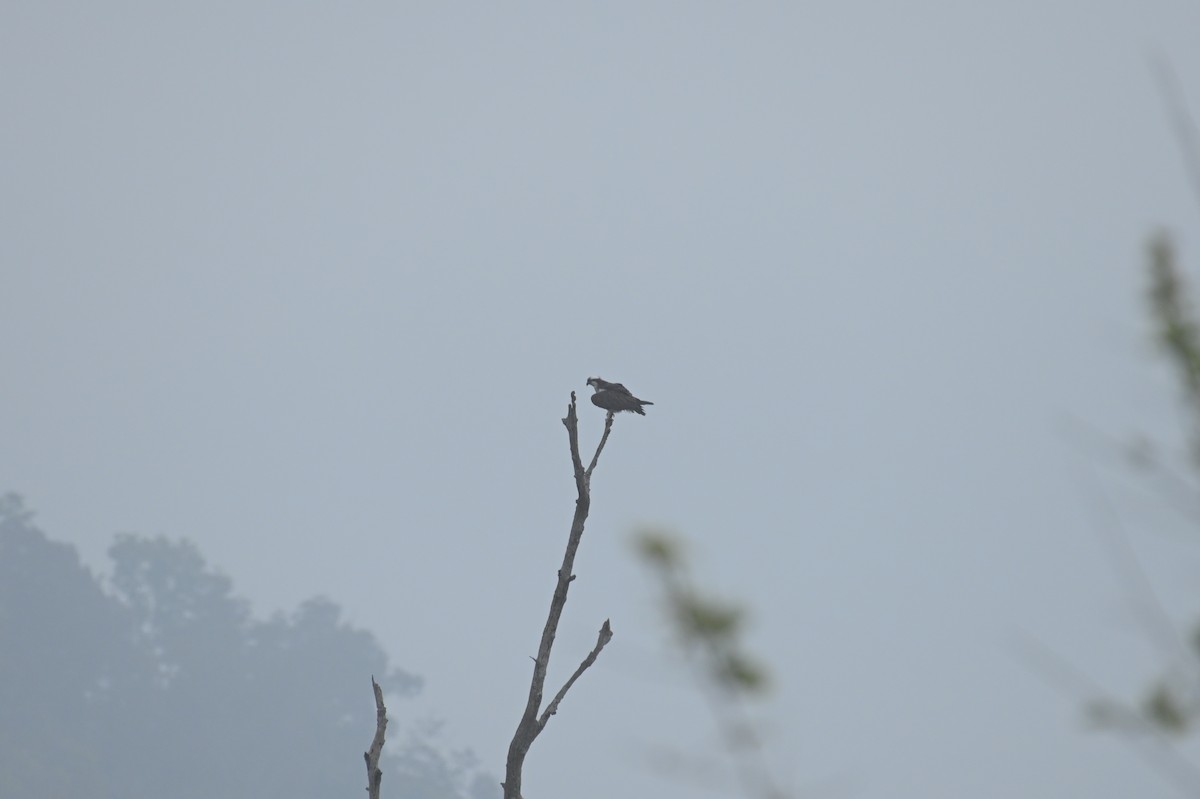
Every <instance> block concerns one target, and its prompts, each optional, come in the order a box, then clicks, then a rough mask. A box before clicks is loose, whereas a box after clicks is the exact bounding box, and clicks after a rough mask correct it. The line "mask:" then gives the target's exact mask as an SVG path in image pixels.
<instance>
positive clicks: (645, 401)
mask: <svg viewBox="0 0 1200 799" xmlns="http://www.w3.org/2000/svg"><path fill="white" fill-rule="evenodd" d="M638 402H640V403H642V404H643V405H653V404H654V403H653V402H651V401H650V400H638Z"/></svg>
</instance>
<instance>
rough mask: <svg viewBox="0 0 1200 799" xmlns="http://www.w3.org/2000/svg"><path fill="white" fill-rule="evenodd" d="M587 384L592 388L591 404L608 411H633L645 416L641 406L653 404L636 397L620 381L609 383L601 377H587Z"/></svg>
mask: <svg viewBox="0 0 1200 799" xmlns="http://www.w3.org/2000/svg"><path fill="white" fill-rule="evenodd" d="M587 384H588V385H589V386H591V387H592V388H593V389H594V393H593V394H592V404H593V405H595V406H596V407H597V408H603V409H604V410H606V411H608V412H609V413H619V412H620V411H632V412H633V413H636V414H640V415H641V416H645V415H646V412H645V411H643V410H642V406H643V405H653V404H654V403H653V402H650V401H649V400H643V399H638V398H637V397H635V396H633V392H632V391H630V390H629V389H627V388H625V386H623V385H621V384H620V383H610V382H608V381H607V380H604V379H603V378H599V377H589V378H588V381H587Z"/></svg>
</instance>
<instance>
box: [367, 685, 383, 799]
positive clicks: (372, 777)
mask: <svg viewBox="0 0 1200 799" xmlns="http://www.w3.org/2000/svg"><path fill="white" fill-rule="evenodd" d="M371 688H372V689H373V690H374V691H375V737H374V738H372V739H371V748H370V749H368V750H367V751H365V752H363V759H364V760H366V761H367V796H368V797H369V799H379V785H380V783H382V782H383V772H382V771H381V770H380V768H379V756H380V755H381V754H383V741H384V738H385V733H386V732H387V707H386V706H385V705H384V704H383V689H382V688H380V687H379V683H377V682H375V677H374V676H372V677H371Z"/></svg>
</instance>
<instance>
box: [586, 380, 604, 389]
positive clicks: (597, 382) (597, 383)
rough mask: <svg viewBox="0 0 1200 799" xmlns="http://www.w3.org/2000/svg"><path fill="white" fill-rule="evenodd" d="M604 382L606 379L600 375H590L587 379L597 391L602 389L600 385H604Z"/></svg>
mask: <svg viewBox="0 0 1200 799" xmlns="http://www.w3.org/2000/svg"><path fill="white" fill-rule="evenodd" d="M603 383H604V381H603V380H601V379H600V378H599V377H589V378H588V379H587V384H588V385H589V386H591V387H592V388H593V389H594V390H596V391H599V390H600V387H601V386H602V385H603Z"/></svg>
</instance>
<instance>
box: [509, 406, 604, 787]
mask: <svg viewBox="0 0 1200 799" xmlns="http://www.w3.org/2000/svg"><path fill="white" fill-rule="evenodd" d="M578 422H579V420H578V417H577V416H576V413H575V392H574V391H572V392H571V404H570V405H569V406H568V407H567V415H566V418H564V419H563V420H562V423H563V425H564V426H565V427H566V428H567V438H568V440H569V442H570V446H571V463H572V465H573V466H574V468H575V490H576V493H577V494H578V496H577V498H576V499H575V516H574V518H573V519H572V520H571V534H570V536H569V537H568V538H567V550H566V553H565V554H564V555H563V562H562V567H561V568H559V570H558V583H557V584H556V585H555V587H554V596H553V598H552V599H551V600H550V613H549V615H548V616H547V617H546V626H545V627H544V628H543V629H542V640H541V643H539V644H538V653H537V657H536V658H535V659H534V661H533V679H532V680H531V681H530V684H529V700H528V701H527V702H526V703H525V712H524V713H523V714H522V716H521V721H520V722H519V723H518V724H517V730H516V732H515V733H514V734H513V738H512V743H510V744H509V746H508V763H507V766H506V769H505V775H504V782H503V783H502V785H503V787H504V799H521V773H522V771H523V769H524V767H525V756H526V755H527V754H528V753H529V747H530V746H532V745H533V742H534V740H535V739H536V738H537V737H538V735H539V734H540V733H541V732H542V730H543V729H545V727H546V723H547V722H548V721H550V717H551V716H553V715H554V714H555V713H556V712H558V705H559V703H560V702H562V700H563V697H565V696H566V695H567V691H568V690H570V688H571V686H572V685H574V684H575V681H576V680H578V679H579V677H580V675H582V674H583V672H585V671H586V670H587V669H588V668H589V667H590V666H591V665H592V664H593V663H595V662H596V657H597V656H598V655H599V654H600V650H601V649H603V648H604V646H605V644H607V643H608V642H609V641H610V640H611V639H612V628H611V627H610V626H609V623H608V619H605V620H604V624H602V625H601V626H600V634H599V635H598V636H597V637H596V646H595V647H593V649H592V651H591V652H589V653H588V656H587V657H586V658H584V659H583V662H582V663H580V664H579V667H578V668H576V669H575V672H574V673H573V674H572V675H571V677H570V678H569V679H568V680H567V681H566V682H565V683H564V684H563V686H562V688H560V689H559V690H558V693H556V694H555V695H554V698H553V699H552V700H550V703H549V704H548V705H546V707H545V709H543V708H542V696H543V691H544V689H545V685H546V672H547V669H548V668H549V665H550V649H551V648H552V647H553V646H554V636H555V635H556V634H557V632H558V622H559V619H560V618H561V617H562V612H563V608H564V607H565V606H566V604H567V590H568V588H570V585H571V582H572V581H573V580H574V579H575V575H574V573H573V572H572V570H573V569H574V566H575V553H576V552H577V551H578V550H579V542H580V540H582V538H583V525H584V523H585V522H586V521H587V517H588V511H589V510H590V509H591V505H592V494H591V482H592V472H593V471H595V469H596V463H597V462H598V461H599V460H600V452H601V451H602V450H603V449H604V444H605V443H606V442H607V441H608V434H609V433H610V432H612V425H613V414H612V412H611V411H610V412H609V413H608V416H607V417H606V418H605V420H604V434H603V435H602V436H601V437H600V444H599V446H597V447H596V454H595V455H593V456H592V461H591V463H590V464H588V466H587V468H584V466H583V459H582V458H580V456H579V424H578Z"/></svg>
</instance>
